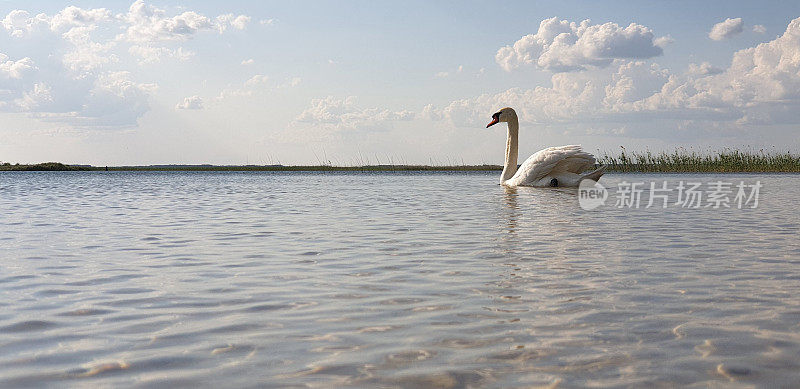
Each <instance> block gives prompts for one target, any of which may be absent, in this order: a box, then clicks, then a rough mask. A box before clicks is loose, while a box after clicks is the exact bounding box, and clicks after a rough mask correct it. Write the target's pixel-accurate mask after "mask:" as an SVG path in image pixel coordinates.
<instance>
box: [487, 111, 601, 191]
mask: <svg viewBox="0 0 800 389" xmlns="http://www.w3.org/2000/svg"><path fill="white" fill-rule="evenodd" d="M499 122H506V123H508V138H507V139H506V161H505V166H504V167H503V174H502V175H501V176H500V183H501V184H503V185H506V186H512V187H513V186H537V187H548V186H558V187H576V186H578V184H580V182H581V180H583V179H587V178H588V179H592V180H595V181H597V180H598V179H599V178H600V176H602V175H603V173H604V172H605V166H600V167H599V168H597V169H594V167H595V164H596V163H597V160H596V159H595V158H594V156H593V155H591V154H589V153H587V152H585V151H583V150H582V149H581V146H577V145H572V146H558V147H549V148H546V149H544V150H540V151H538V152H536V153H535V154H533V155H531V156H530V157H529V158H528V159H526V160H525V162H523V163H522V165H520V166H519V168H517V157H518V155H519V120H518V119H517V113H516V112H515V111H514V110H513V109H511V108H503V109H501V110H500V111H499V112H497V113H495V114H494V115H492V122H491V123H489V125H487V126H486V127H489V126H492V125H494V124H496V123H499Z"/></svg>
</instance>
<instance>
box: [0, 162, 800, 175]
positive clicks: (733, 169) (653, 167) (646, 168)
mask: <svg viewBox="0 0 800 389" xmlns="http://www.w3.org/2000/svg"><path fill="white" fill-rule="evenodd" d="M606 166H608V167H607V170H606V171H607V172H614V173H800V162H798V163H796V164H781V165H777V166H769V165H767V166H765V165H761V164H754V165H751V166H748V165H741V164H736V165H734V166H730V165H727V164H713V163H711V164H701V165H693V164H686V165H678V164H658V163H654V164H636V163H624V164H620V163H611V164H607V165H606ZM501 170H503V167H502V166H500V165H454V166H430V165H367V166H330V165H305V166H302V165H298V166H287V165H209V164H201V165H146V166H92V165H68V164H63V163H59V162H47V163H39V164H14V165H11V164H2V165H0V171H17V172H20V171H153V172H156V171H162V172H167V171H176V172H180V171H185V172H250V171H253V172H256V171H264V172H414V171H431V172H437V171H439V172H477V171H501Z"/></svg>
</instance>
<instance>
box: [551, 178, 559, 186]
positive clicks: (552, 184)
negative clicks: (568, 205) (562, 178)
mask: <svg viewBox="0 0 800 389" xmlns="http://www.w3.org/2000/svg"><path fill="white" fill-rule="evenodd" d="M550 187H551V188H556V187H558V179H556V178H553V179H551V180H550Z"/></svg>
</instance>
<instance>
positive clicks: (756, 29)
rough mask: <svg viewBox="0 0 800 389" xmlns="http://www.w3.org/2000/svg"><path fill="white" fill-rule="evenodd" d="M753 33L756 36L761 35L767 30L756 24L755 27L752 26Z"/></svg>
mask: <svg viewBox="0 0 800 389" xmlns="http://www.w3.org/2000/svg"><path fill="white" fill-rule="evenodd" d="M753 32H754V33H756V34H763V33H765V32H767V28H766V27H764V26H762V25H760V24H756V25H755V26H753Z"/></svg>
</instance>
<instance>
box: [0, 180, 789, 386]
mask: <svg viewBox="0 0 800 389" xmlns="http://www.w3.org/2000/svg"><path fill="white" fill-rule="evenodd" d="M497 176H498V173H497V172H492V173H458V174H442V173H438V174H393V173H380V174H311V173H303V174H297V173H286V174H283V173H280V174H275V173H126V172H110V173H107V172H88V173H1V174H0V212H2V214H1V215H2V216H0V258H1V259H0V387H24V386H49V387H63V386H71V387H92V388H94V387H98V386H101V387H103V386H108V387H117V386H126V387H127V386H142V387H153V386H172V387H175V386H180V387H196V386H202V387H286V386H291V387H305V386H309V387H330V386H356V387H443V388H449V387H529V386H537V385H544V386H558V387H584V386H599V387H617V386H635V387H642V386H656V387H671V386H676V385H682V386H683V385H685V386H697V387H708V386H712V387H714V386H721V387H723V386H724V387H739V386H741V387H750V386H759V387H766V386H769V387H796V386H797V385H798V382H800V238H799V237H800V216H798V215H800V205H798V204H799V203H798V188H800V175H714V176H704V175H652V176H651V175H619V174H609V175H608V176H606V177H604V178H603V183H604V184H606V185H607V186H615V185H616V184H617V183H618V182H620V181H622V180H628V181H647V180H656V181H658V182H661V181H663V180H664V179H667V180H671V181H672V182H676V181H678V180H681V179H686V178H690V179H693V180H703V181H711V180H718V179H722V180H725V181H731V182H738V181H739V180H746V181H747V182H753V181H755V180H760V181H761V182H762V184H763V185H764V187H763V188H762V189H761V193H760V201H759V207H758V208H757V209H741V210H740V209H735V208H734V209H721V210H720V209H700V210H689V209H680V208H674V207H670V208H667V209H660V208H658V209H653V208H651V209H638V210H637V209H617V208H614V207H613V206H608V207H601V208H599V209H596V210H593V211H583V210H581V209H580V208H579V207H578V202H577V197H576V194H575V193H574V191H569V190H553V189H519V190H516V191H512V190H506V189H503V188H502V187H500V186H499V185H497V180H498V178H497Z"/></svg>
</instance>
